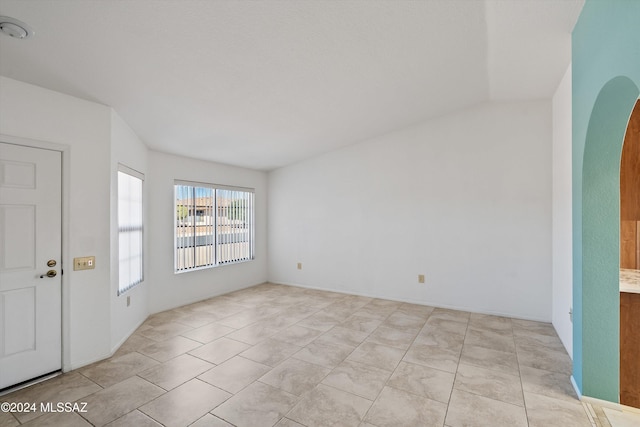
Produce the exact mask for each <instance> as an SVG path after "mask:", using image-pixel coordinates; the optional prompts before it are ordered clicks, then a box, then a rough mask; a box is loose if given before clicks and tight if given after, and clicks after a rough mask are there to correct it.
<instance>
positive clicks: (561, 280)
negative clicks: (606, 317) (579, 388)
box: [552, 66, 573, 357]
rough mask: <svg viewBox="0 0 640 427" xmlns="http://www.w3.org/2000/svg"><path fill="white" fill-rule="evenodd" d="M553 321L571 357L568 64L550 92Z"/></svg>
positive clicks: (569, 97) (569, 69)
mask: <svg viewBox="0 0 640 427" xmlns="http://www.w3.org/2000/svg"><path fill="white" fill-rule="evenodd" d="M552 105H553V149H552V152H553V154H552V158H553V160H552V164H553V190H552V192H553V220H552V242H553V249H552V254H553V267H552V278H553V280H552V283H553V298H552V301H553V302H552V310H553V315H552V322H553V326H554V327H555V329H556V332H557V333H558V336H559V337H560V339H561V340H562V343H563V344H564V346H565V348H566V349H567V352H568V353H569V356H571V357H573V329H572V328H573V325H572V323H571V319H570V317H569V310H570V309H571V306H572V295H573V293H572V286H573V285H572V282H573V270H572V264H573V261H572V259H573V255H572V243H571V242H572V238H571V229H572V226H571V212H572V209H571V203H572V195H571V188H572V187H571V185H572V184H571V182H572V181H571V179H572V178H571V66H569V68H568V69H567V71H566V73H565V75H564V77H563V78H562V81H561V82H560V85H559V86H558V89H557V90H556V93H555V94H554V96H553V104H552Z"/></svg>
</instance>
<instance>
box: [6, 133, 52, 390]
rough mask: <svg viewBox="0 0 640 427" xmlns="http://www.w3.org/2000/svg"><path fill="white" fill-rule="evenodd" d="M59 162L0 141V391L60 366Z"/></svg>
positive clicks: (40, 152)
mask: <svg viewBox="0 0 640 427" xmlns="http://www.w3.org/2000/svg"><path fill="white" fill-rule="evenodd" d="M61 167H62V162H61V153H60V152H58V151H51V150H43V149H37V148H31V147H23V146H19V145H12V144H6V143H1V142H0V389H2V388H5V387H8V386H11V385H14V384H17V383H19V382H22V381H25V380H29V379H32V378H35V377H37V376H40V375H43V374H47V373H49V372H53V371H56V370H59V369H60V368H61V366H62V339H61V311H62V306H61V302H62V300H61V277H60V276H61V264H60V261H61V259H60V254H61V239H62V237H61V203H62V201H61V199H62V184H61ZM47 263H49V265H47ZM54 263H55V265H54ZM47 272H49V276H52V277H49V276H47ZM54 273H55V275H54Z"/></svg>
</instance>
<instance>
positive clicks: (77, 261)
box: [73, 256, 96, 270]
mask: <svg viewBox="0 0 640 427" xmlns="http://www.w3.org/2000/svg"><path fill="white" fill-rule="evenodd" d="M94 268H96V257H94V256H83V257H79V258H74V259H73V269H74V270H93V269H94Z"/></svg>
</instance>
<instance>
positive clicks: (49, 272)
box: [40, 270, 58, 279]
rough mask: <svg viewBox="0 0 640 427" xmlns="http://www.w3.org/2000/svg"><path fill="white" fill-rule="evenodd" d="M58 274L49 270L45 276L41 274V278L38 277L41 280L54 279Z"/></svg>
mask: <svg viewBox="0 0 640 427" xmlns="http://www.w3.org/2000/svg"><path fill="white" fill-rule="evenodd" d="M57 274H58V272H57V271H55V270H49V271H47V272H46V273H45V274H43V275H42V276H40V278H41V279H43V278H44V277H56V275H57Z"/></svg>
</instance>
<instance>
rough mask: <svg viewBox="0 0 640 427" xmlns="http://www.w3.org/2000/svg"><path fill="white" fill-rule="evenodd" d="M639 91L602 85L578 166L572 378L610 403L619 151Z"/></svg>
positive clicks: (623, 82) (614, 389) (617, 83)
mask: <svg viewBox="0 0 640 427" xmlns="http://www.w3.org/2000/svg"><path fill="white" fill-rule="evenodd" d="M638 93H639V90H638V87H637V86H636V84H635V83H634V82H633V81H632V80H631V79H629V78H627V77H624V76H619V77H615V78H613V79H611V80H610V81H609V82H607V83H606V84H605V85H604V86H603V87H602V89H601V91H600V93H599V94H598V97H597V99H596V102H595V104H594V107H593V110H592V112H591V116H590V119H589V124H588V128H587V134H586V141H585V149H584V158H583V169H582V192H581V194H580V196H581V201H582V218H581V220H582V221H581V224H579V230H581V237H582V238H581V243H582V244H581V249H582V251H581V252H582V259H581V260H579V261H578V262H580V261H581V269H580V270H579V271H580V273H582V277H581V278H580V277H577V278H576V277H574V279H576V280H577V282H576V283H580V282H581V283H582V289H576V290H575V291H574V308H575V307H579V310H576V316H575V317H574V362H575V361H576V360H577V361H578V363H577V364H575V365H574V377H575V378H576V380H577V381H578V384H579V386H580V385H581V388H582V393H583V394H584V395H587V396H598V397H599V398H601V399H604V400H609V401H611V402H617V401H618V396H619V387H620V383H619V372H620V363H619V357H618V355H619V348H620V324H619V321H620V293H619V266H620V182H619V177H620V155H621V152H622V144H623V141H624V135H625V131H626V129H627V123H628V120H629V116H630V114H631V111H632V109H633V106H634V104H635V102H636V100H637V99H638ZM580 279H581V281H580ZM576 291H577V292H576ZM580 361H581V363H580Z"/></svg>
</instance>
